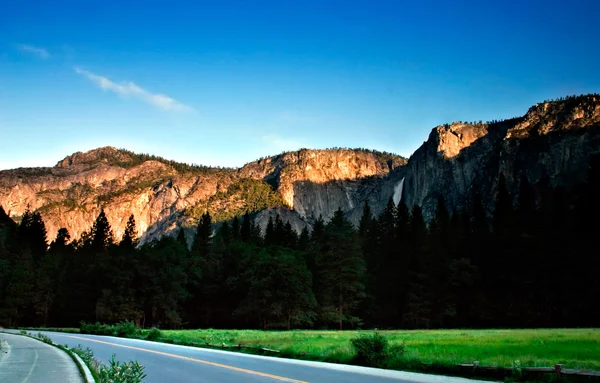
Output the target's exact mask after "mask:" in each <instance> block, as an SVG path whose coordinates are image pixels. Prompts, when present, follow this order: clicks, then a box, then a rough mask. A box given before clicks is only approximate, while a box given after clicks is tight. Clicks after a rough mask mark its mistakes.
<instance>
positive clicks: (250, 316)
mask: <svg viewBox="0 0 600 383" xmlns="http://www.w3.org/2000/svg"><path fill="white" fill-rule="evenodd" d="M589 165H590V166H589V169H588V172H587V179H586V181H585V182H584V183H582V184H580V185H576V186H575V187H573V188H571V189H569V190H567V189H564V188H562V187H560V186H559V187H556V188H551V187H548V188H546V189H543V190H544V193H542V194H538V192H537V191H536V190H539V189H534V188H533V187H532V186H531V185H530V184H529V182H528V181H527V178H525V177H523V178H521V179H520V180H519V192H518V195H517V198H516V199H515V198H513V196H512V195H511V194H510V193H509V191H508V189H507V187H506V182H505V180H504V177H503V176H502V175H500V176H499V178H498V180H496V182H495V184H496V185H498V186H497V188H496V190H495V192H494V196H495V200H494V211H493V214H492V216H491V219H490V218H488V216H487V215H486V212H485V209H484V207H483V204H482V202H481V196H480V194H479V193H478V192H477V191H474V192H473V193H472V195H471V198H470V199H469V201H468V202H467V203H466V206H467V208H466V209H464V210H457V211H449V210H448V209H447V208H446V203H445V201H444V198H443V196H441V197H439V198H438V201H437V209H436V212H435V217H434V218H433V220H432V221H431V223H430V224H429V225H426V223H425V220H424V219H423V215H422V212H421V209H420V208H419V206H418V205H414V206H413V207H412V208H411V209H410V210H409V209H408V208H407V206H406V205H405V204H404V203H403V202H402V201H403V200H401V201H400V202H399V203H398V204H397V205H396V204H394V202H393V201H392V200H390V202H389V203H388V206H387V208H386V209H384V211H383V212H382V214H380V215H379V216H377V217H374V216H373V215H372V213H371V209H370V207H369V205H368V204H365V205H364V213H363V217H362V219H361V220H360V224H359V225H358V227H354V226H353V225H352V223H351V222H350V221H349V220H348V219H347V217H345V215H344V213H343V211H342V210H338V211H337V212H336V213H335V214H334V216H333V218H332V219H331V220H329V221H328V222H325V221H324V220H322V219H319V220H317V221H316V222H315V224H314V225H313V227H312V230H311V231H309V230H308V229H305V230H304V231H302V232H301V233H300V234H297V233H296V232H295V231H294V230H292V228H291V225H290V224H289V223H286V222H283V221H282V220H281V219H274V220H271V221H270V222H269V223H268V225H267V228H266V230H265V233H264V235H263V234H261V231H260V230H259V229H258V227H257V226H256V225H255V224H254V223H253V222H252V221H251V219H250V217H249V216H248V214H245V215H244V216H241V217H236V218H234V219H233V220H232V221H230V222H231V224H230V223H227V222H226V223H224V224H223V225H221V226H220V227H219V229H218V231H216V232H215V231H214V226H213V220H212V218H211V216H210V214H209V213H208V212H207V213H204V214H202V216H201V218H200V220H199V221H198V222H197V226H196V230H195V234H194V237H193V238H190V240H189V242H191V243H192V245H191V248H188V246H187V238H185V232H184V231H179V232H178V235H177V236H168V235H167V236H162V237H161V238H159V239H155V240H153V241H151V242H148V243H145V244H143V245H142V246H136V245H137V234H136V225H135V217H134V216H133V215H132V216H131V217H130V218H129V220H128V223H127V225H126V230H125V232H124V234H123V236H122V238H115V237H114V235H113V233H112V230H111V226H110V222H108V220H107V218H106V215H105V213H104V211H101V212H100V214H99V215H98V217H97V219H96V221H95V223H94V224H93V226H92V227H91V228H90V229H89V231H87V232H85V233H84V234H83V235H82V236H81V238H80V239H77V240H75V241H71V237H70V235H69V233H68V231H67V230H66V229H64V228H63V229H60V230H58V233H57V234H54V233H47V232H46V229H45V225H44V221H43V215H42V214H41V213H40V211H27V212H25V214H24V215H23V217H22V219H21V221H20V223H19V224H16V223H15V222H14V221H13V220H12V219H11V218H10V217H8V216H7V214H6V213H5V211H4V210H3V209H0V324H1V325H4V326H32V325H35V326H40V325H43V326H77V325H78V324H79V322H80V321H87V322H93V321H101V322H107V323H114V322H118V321H122V320H133V321H136V322H137V323H139V324H140V325H142V326H145V327H149V326H159V327H162V328H181V327H215V328H216V327H229V328H262V329H276V328H344V329H346V328H357V327H362V328H366V327H369V328H371V327H377V328H439V327H444V328H448V327H524V326H525V327H526V326H536V327H540V326H542V327H544V326H553V327H554V326H557V327H561V326H597V325H598V323H600V309H599V307H598V305H597V302H596V301H597V298H598V296H600V278H599V276H598V272H599V270H600V258H599V257H598V256H597V255H596V254H597V237H596V236H597V229H598V224H597V219H598V217H600V201H599V200H598V195H600V156H598V155H595V156H592V157H591V158H590V163H589ZM513 200H516V203H513ZM207 208H208V211H210V207H207ZM49 238H54V239H49ZM49 241H50V243H48V242H49Z"/></svg>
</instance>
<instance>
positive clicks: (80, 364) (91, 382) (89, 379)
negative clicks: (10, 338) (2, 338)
mask: <svg viewBox="0 0 600 383" xmlns="http://www.w3.org/2000/svg"><path fill="white" fill-rule="evenodd" d="M0 333H5V334H10V335H20V336H25V337H27V338H31V339H35V340H37V341H38V342H42V343H45V344H47V345H50V346H54V347H56V348H58V349H59V350H62V351H63V352H65V353H66V354H67V355H69V356H70V357H71V359H73V362H75V365H76V366H77V370H79V374H80V375H81V377H82V378H83V380H84V381H85V382H86V383H96V380H95V379H94V376H93V375H92V372H91V371H90V368H89V367H88V365H87V364H86V363H85V362H84V361H83V360H82V359H81V358H80V357H79V355H77V354H76V353H74V352H73V351H71V350H69V349H68V348H66V347H64V346H61V345H59V344H56V343H54V342H51V343H48V342H44V341H42V340H41V339H38V338H36V337H35V336H32V335H31V334H29V333H27V334H20V333H13V332H6V331H4V329H0Z"/></svg>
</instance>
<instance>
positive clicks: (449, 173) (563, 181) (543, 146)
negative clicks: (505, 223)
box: [404, 95, 600, 219]
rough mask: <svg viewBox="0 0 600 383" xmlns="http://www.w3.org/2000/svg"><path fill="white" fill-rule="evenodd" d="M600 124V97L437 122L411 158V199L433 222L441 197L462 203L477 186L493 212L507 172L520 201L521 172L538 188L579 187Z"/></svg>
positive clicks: (597, 144)
mask: <svg viewBox="0 0 600 383" xmlns="http://www.w3.org/2000/svg"><path fill="white" fill-rule="evenodd" d="M599 128H600V96H598V95H590V96H583V97H577V98H568V99H566V100H561V101H554V102H544V103H540V104H537V105H535V106H533V107H532V108H530V109H529V111H528V112H527V113H526V114H525V115H524V116H523V117H520V118H514V119H510V120H506V121H501V122H494V123H490V124H464V123H454V124H451V125H444V126H438V127H436V128H435V129H433V130H432V132H431V134H430V135H429V139H428V140H427V141H426V142H425V143H424V144H423V145H422V146H421V147H420V148H419V149H418V150H417V151H416V152H415V153H414V154H413V156H411V158H410V159H409V161H408V164H407V166H406V169H405V174H406V179H405V184H404V201H405V202H406V203H407V204H408V205H412V204H418V205H420V206H421V207H422V208H423V212H424V215H425V217H426V218H428V219H431V218H432V216H433V214H434V211H435V206H436V204H437V199H438V197H439V196H440V195H443V196H444V198H445V200H446V203H447V205H448V206H449V208H450V209H454V208H462V207H464V205H465V202H466V200H467V199H468V198H469V196H470V195H471V193H472V191H473V189H477V190H478V191H480V192H481V195H482V197H483V200H484V203H485V206H486V208H487V209H488V212H490V213H491V209H492V206H493V198H494V193H495V189H496V184H497V181H498V177H499V175H500V174H503V175H504V177H505V179H506V181H507V184H508V188H509V191H510V192H511V194H512V195H513V197H514V198H515V200H516V198H517V196H518V188H519V182H520V179H521V177H522V176H525V177H527V179H528V181H529V182H530V183H531V184H533V185H534V186H537V187H538V189H541V188H548V186H550V187H553V186H556V185H563V186H566V187H569V186H571V185H575V184H577V183H580V182H582V181H583V180H584V179H585V176H586V171H587V164H588V161H589V156H590V154H592V153H595V152H598V151H599V150H600V129H599Z"/></svg>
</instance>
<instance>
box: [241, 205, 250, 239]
mask: <svg viewBox="0 0 600 383" xmlns="http://www.w3.org/2000/svg"><path fill="white" fill-rule="evenodd" d="M251 229H252V223H251V222H250V215H249V214H248V212H246V213H245V214H244V218H243V219H242V227H241V228H240V237H241V239H242V241H244V242H249V241H250V235H251V232H252V230H251Z"/></svg>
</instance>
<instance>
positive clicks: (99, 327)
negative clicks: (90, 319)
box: [79, 322, 114, 335]
mask: <svg viewBox="0 0 600 383" xmlns="http://www.w3.org/2000/svg"><path fill="white" fill-rule="evenodd" d="M79 332H80V333H82V334H92V335H114V333H113V329H112V328H111V327H110V326H109V325H106V324H102V323H100V322H96V323H85V322H81V324H80V326H79Z"/></svg>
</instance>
